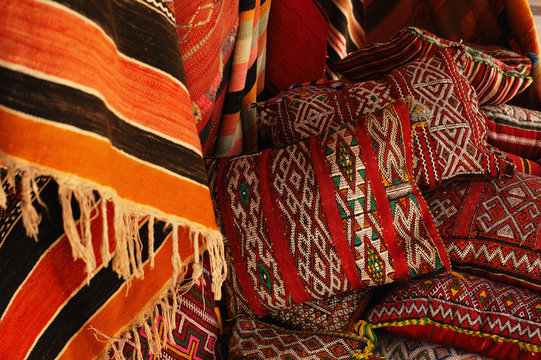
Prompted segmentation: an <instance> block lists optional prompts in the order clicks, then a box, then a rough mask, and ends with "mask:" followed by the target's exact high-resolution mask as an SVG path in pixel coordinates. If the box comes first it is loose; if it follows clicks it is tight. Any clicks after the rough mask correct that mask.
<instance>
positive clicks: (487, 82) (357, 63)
mask: <svg viewBox="0 0 541 360" xmlns="http://www.w3.org/2000/svg"><path fill="white" fill-rule="evenodd" d="M434 47H437V48H452V49H462V50H463V51H464V58H463V60H461V62H460V66H463V67H464V69H463V71H464V75H465V77H466V78H467V79H468V81H469V82H470V83H471V85H472V86H473V88H474V89H475V91H476V93H477V99H478V100H479V103H480V104H501V103H505V102H507V101H508V100H509V99H511V98H513V97H515V96H516V95H517V94H519V93H521V92H522V91H524V90H525V89H526V88H527V87H528V85H530V84H531V82H532V79H531V78H530V77H529V75H530V73H531V67H532V66H531V62H530V60H529V59H528V58H527V57H526V56H523V57H520V59H521V61H517V59H518V58H519V56H518V54H517V55H516V57H514V58H513V60H510V57H509V55H507V54H506V53H504V54H505V55H503V54H502V53H501V52H498V51H490V52H491V54H492V55H495V56H497V55H498V54H502V60H506V59H507V60H509V63H505V62H503V61H501V60H499V59H498V58H496V57H494V56H491V55H489V54H487V53H485V52H483V51H481V50H479V49H480V48H474V47H470V46H467V45H465V44H463V43H456V42H452V41H449V40H445V39H442V38H439V37H437V36H435V35H434V34H431V33H429V32H427V31H424V30H421V29H419V28H416V27H407V28H404V29H402V30H401V31H399V32H398V33H397V34H395V35H394V36H393V37H392V38H391V39H390V40H389V41H387V42H384V43H376V44H372V45H370V46H367V47H364V48H362V49H360V50H358V51H356V52H354V53H351V54H350V55H348V56H347V57H346V58H345V59H343V60H342V61H340V62H338V63H336V64H335V65H334V66H333V67H334V69H335V70H336V71H338V72H340V73H341V74H342V75H344V76H345V77H346V78H347V79H350V80H356V81H360V80H366V79H374V78H377V77H381V76H382V75H384V74H386V73H388V72H390V71H391V70H393V69H395V68H398V67H400V66H402V65H404V64H407V63H408V62H410V61H413V60H416V59H419V58H423V57H425V56H431V55H432V53H433V51H434V49H433V48H434Z"/></svg>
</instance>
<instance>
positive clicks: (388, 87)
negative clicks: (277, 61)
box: [257, 48, 513, 187]
mask: <svg viewBox="0 0 541 360" xmlns="http://www.w3.org/2000/svg"><path fill="white" fill-rule="evenodd" d="M461 54H462V53H461V52H457V51H454V50H450V49H441V50H440V49H439V48H434V49H433V51H432V55H431V56H430V57H428V55H427V57H426V58H424V59H422V60H416V61H412V62H410V63H408V64H406V65H404V66H402V67H399V68H397V69H395V70H393V71H392V72H391V73H389V74H388V75H386V77H385V79H382V80H370V81H365V82H361V83H350V82H331V83H328V84H327V85H325V84H319V85H317V86H315V85H314V84H310V85H309V86H308V88H307V92H306V93H305V94H303V93H302V89H303V88H302V87H298V88H293V89H291V90H289V91H288V92H286V93H284V94H281V95H280V96H279V97H278V98H276V99H271V100H270V101H268V102H266V103H260V104H258V107H257V108H258V121H259V133H260V135H261V136H260V138H261V139H262V142H263V143H264V146H270V145H273V146H284V145H286V144H289V143H291V142H295V141H299V140H301V139H304V138H307V137H309V136H311V135H317V134H321V133H322V132H324V131H325V129H326V128H327V127H328V126H329V124H330V123H331V122H333V121H334V122H339V121H342V119H343V118H344V116H349V114H354V116H361V115H363V114H366V113H368V112H371V111H374V110H377V109H380V108H382V107H383V106H385V105H386V104H388V103H389V102H390V101H391V100H392V99H393V98H399V97H405V96H412V97H415V98H416V99H417V100H418V101H419V102H421V103H423V104H425V105H427V106H429V108H430V110H432V111H431V112H427V113H425V114H422V111H426V110H421V109H423V107H418V111H417V110H415V113H416V114H417V115H418V116H416V118H415V119H414V120H413V121H412V125H413V126H414V131H413V135H414V136H415V142H414V143H415V151H414V154H413V158H414V161H415V166H414V175H415V178H418V179H419V182H418V184H419V185H420V186H423V187H436V186H438V185H440V184H442V183H444V182H446V181H448V180H450V179H452V178H454V177H457V176H461V177H470V176H477V177H495V176H500V175H502V174H504V173H505V174H508V173H511V172H512V171H513V166H512V164H511V161H510V160H507V159H504V157H503V156H500V155H499V151H498V150H496V149H494V148H492V146H490V145H487V143H486V132H487V130H486V117H485V116H484V115H483V113H482V112H481V111H480V109H479V103H478V101H477V100H476V98H475V91H474V89H473V88H472V87H471V85H470V84H469V83H468V81H467V80H466V78H465V77H464V76H463V74H462V72H461V71H460V69H459V68H458V67H457V66H456V59H457V58H460V57H461ZM318 87H319V88H321V90H320V91H319V92H318V91H317V89H318ZM412 111H413V109H412Z"/></svg>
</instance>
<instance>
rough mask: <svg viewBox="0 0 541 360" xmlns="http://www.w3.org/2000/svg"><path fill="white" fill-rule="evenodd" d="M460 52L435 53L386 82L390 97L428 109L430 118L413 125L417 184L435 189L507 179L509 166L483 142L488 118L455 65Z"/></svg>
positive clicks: (472, 90)
mask: <svg viewBox="0 0 541 360" xmlns="http://www.w3.org/2000/svg"><path fill="white" fill-rule="evenodd" d="M461 57H463V52H462V51H455V50H453V49H448V48H447V49H446V48H444V49H437V50H436V51H435V52H434V53H433V55H432V56H430V57H427V58H423V59H417V60H414V61H412V62H410V63H408V64H406V65H403V66H401V67H399V68H397V69H394V70H393V71H391V73H389V74H387V75H386V76H385V77H386V78H387V80H388V81H389V82H390V83H391V84H392V86H393V95H394V96H395V97H398V96H412V97H415V99H416V100H418V101H419V102H420V103H422V104H427V105H428V104H430V108H429V109H430V110H431V111H432V116H431V118H429V119H426V118H425V120H424V121H418V122H416V123H415V124H413V127H414V129H413V136H414V144H415V153H416V155H417V156H418V157H419V159H420V161H419V162H417V163H416V164H417V168H416V170H415V173H418V174H421V178H420V185H423V186H426V187H436V186H438V185H440V184H442V183H444V182H446V181H448V180H450V179H452V178H455V177H475V176H476V177H496V176H502V175H509V174H511V173H512V172H513V165H512V164H511V161H510V160H509V159H506V158H505V157H504V156H503V155H502V154H501V153H500V152H499V151H497V150H496V149H494V148H493V147H492V146H490V145H488V144H487V143H486V134H487V126H486V117H485V116H484V115H483V113H482V112H481V110H480V108H479V102H478V101H477V98H476V93H475V90H474V89H473V87H472V86H471V85H470V84H469V82H468V81H467V79H466V78H465V77H464V76H463V74H462V72H461V71H460V69H459V68H458V66H457V61H459V60H458V59H459V58H461Z"/></svg>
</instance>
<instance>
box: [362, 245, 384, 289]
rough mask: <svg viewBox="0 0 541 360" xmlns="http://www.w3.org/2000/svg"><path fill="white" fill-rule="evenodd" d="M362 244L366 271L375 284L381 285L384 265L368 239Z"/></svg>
mask: <svg viewBox="0 0 541 360" xmlns="http://www.w3.org/2000/svg"><path fill="white" fill-rule="evenodd" d="M364 244H365V251H366V271H367V272H368V275H369V276H370V277H371V278H372V280H374V282H375V283H376V284H383V283H384V282H385V279H384V277H385V273H384V272H385V263H384V262H383V261H382V260H381V258H380V257H379V255H378V253H377V252H376V250H375V249H374V247H373V246H372V244H370V241H368V239H366V240H365V242H364Z"/></svg>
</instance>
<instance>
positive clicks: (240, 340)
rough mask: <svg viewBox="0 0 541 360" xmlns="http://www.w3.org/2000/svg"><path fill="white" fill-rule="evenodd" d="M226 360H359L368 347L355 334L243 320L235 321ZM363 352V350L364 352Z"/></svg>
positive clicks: (243, 318)
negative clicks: (290, 327) (286, 327)
mask: <svg viewBox="0 0 541 360" xmlns="http://www.w3.org/2000/svg"><path fill="white" fill-rule="evenodd" d="M229 348H230V353H229V359H231V360H240V359H254V360H255V359H266V360H288V359H290V360H293V359H307V360H308V359H329V360H330V359H333V360H349V359H354V358H355V357H354V356H355V355H358V356H359V357H358V358H360V359H363V358H365V357H362V355H363V353H364V352H365V351H367V352H369V350H370V348H371V346H370V345H369V343H368V341H367V340H366V339H365V338H363V337H361V336H357V335H355V334H354V333H346V332H342V333H338V332H329V331H320V332H315V331H292V330H286V329H283V328H280V327H277V326H274V325H271V324H266V323H263V322H261V321H257V320H252V319H249V318H247V317H245V316H240V317H238V318H237V319H236V321H235V325H234V327H233V335H232V336H231V338H230V343H229ZM365 349H366V350H365Z"/></svg>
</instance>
